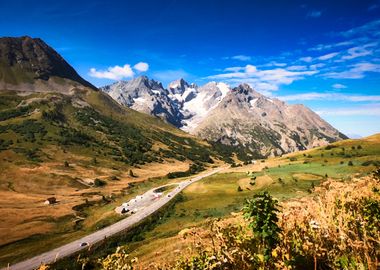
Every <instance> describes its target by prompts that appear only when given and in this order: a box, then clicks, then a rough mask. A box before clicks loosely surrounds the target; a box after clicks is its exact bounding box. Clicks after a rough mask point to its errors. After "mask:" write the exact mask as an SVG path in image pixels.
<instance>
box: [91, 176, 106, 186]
mask: <svg viewBox="0 0 380 270" xmlns="http://www.w3.org/2000/svg"><path fill="white" fill-rule="evenodd" d="M106 184H107V182H106V181H104V180H101V179H99V178H96V179H95V181H94V186H96V187H103V186H105V185H106Z"/></svg>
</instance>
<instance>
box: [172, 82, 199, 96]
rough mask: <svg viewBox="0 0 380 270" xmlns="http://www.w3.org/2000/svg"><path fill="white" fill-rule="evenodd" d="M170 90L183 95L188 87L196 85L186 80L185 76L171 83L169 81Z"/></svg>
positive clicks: (174, 93)
mask: <svg viewBox="0 0 380 270" xmlns="http://www.w3.org/2000/svg"><path fill="white" fill-rule="evenodd" d="M168 88H169V89H168V90H169V92H170V93H171V94H173V95H176V94H179V95H182V94H183V93H184V92H185V91H186V89H187V88H194V85H190V84H189V83H188V82H187V81H185V80H184V79H183V78H180V79H178V80H175V81H173V82H171V83H169V86H168Z"/></svg>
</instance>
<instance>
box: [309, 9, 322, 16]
mask: <svg viewBox="0 0 380 270" xmlns="http://www.w3.org/2000/svg"><path fill="white" fill-rule="evenodd" d="M321 15H322V11H319V10H312V11H310V12H309V13H307V15H306V17H307V18H319V17H321Z"/></svg>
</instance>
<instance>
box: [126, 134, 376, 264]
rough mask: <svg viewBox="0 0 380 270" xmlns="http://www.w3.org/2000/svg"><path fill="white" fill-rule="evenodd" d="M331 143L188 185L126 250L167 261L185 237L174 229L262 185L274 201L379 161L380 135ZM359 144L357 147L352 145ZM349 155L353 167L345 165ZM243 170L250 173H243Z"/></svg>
mask: <svg viewBox="0 0 380 270" xmlns="http://www.w3.org/2000/svg"><path fill="white" fill-rule="evenodd" d="M332 145H333V146H336V147H335V148H332V149H330V150H326V148H325V147H321V148H316V149H312V150H307V151H302V152H298V153H293V154H289V155H286V156H283V157H278V158H272V159H268V160H266V161H265V162H263V163H262V162H258V163H257V164H255V165H248V166H244V167H238V168H232V169H230V170H229V172H227V173H221V174H218V175H214V176H211V177H209V178H208V179H205V180H203V181H201V182H199V183H195V184H193V185H192V186H190V187H189V188H188V189H186V190H185V191H184V192H183V195H184V196H183V198H184V199H183V201H182V202H179V203H177V204H176V206H175V210H174V212H173V213H171V215H170V217H168V218H166V220H165V221H164V222H161V223H160V224H159V225H158V226H156V227H155V228H154V229H153V230H151V231H148V232H146V233H145V235H144V237H145V239H144V240H143V241H140V242H134V243H130V244H129V245H128V247H129V250H130V251H131V255H132V256H137V257H138V258H139V260H140V262H142V264H143V265H147V264H149V263H150V262H157V261H159V262H160V261H161V262H163V261H165V262H166V261H170V260H172V259H173V256H171V255H170V254H172V253H171V252H170V251H172V250H178V251H179V252H182V251H181V250H183V249H186V241H184V240H183V239H182V238H181V237H180V236H179V234H178V233H179V232H180V231H181V230H184V229H186V228H189V227H192V226H202V224H204V222H205V218H207V217H223V216H227V215H229V214H230V213H231V212H233V211H237V210H240V209H241V206H242V204H243V202H244V199H245V198H247V197H250V196H252V194H254V193H256V192H258V191H263V190H267V191H269V192H270V193H271V194H272V195H273V196H275V197H276V198H278V199H280V200H286V199H290V198H295V197H305V196H309V195H310V193H309V190H310V188H311V185H312V184H311V183H312V182H313V183H314V184H315V185H318V184H319V182H320V181H324V180H325V179H326V174H327V175H328V178H330V179H331V178H333V179H337V180H342V181H349V179H350V178H351V177H352V176H354V175H355V176H362V175H366V174H368V173H369V172H372V171H373V170H374V169H375V168H376V166H374V165H369V166H362V164H363V162H365V161H369V160H372V161H378V162H380V134H377V135H374V136H371V137H368V138H365V139H361V140H346V141H342V142H338V143H334V144H332ZM359 145H360V146H361V147H362V149H357V146H359ZM353 146H355V149H352V147H353ZM343 147H344V149H345V150H344V154H342V152H343V150H342V148H343ZM331 153H333V155H331ZM321 154H322V157H321ZM294 157H295V158H296V159H297V160H294ZM290 158H292V159H291V160H293V161H290ZM350 160H351V161H352V162H353V166H349V165H348V161H350ZM305 161H306V162H307V163H304V162H305ZM341 162H343V164H341ZM266 167H267V168H266ZM247 172H250V174H249V176H248V175H247ZM252 172H254V173H252ZM252 176H256V184H255V185H254V186H252V185H250V184H249V182H250V181H251V179H250V178H251V177H252ZM279 178H281V182H280V181H279ZM238 186H241V187H242V188H243V191H242V192H238V191H237V187H238ZM247 187H248V188H249V189H251V190H247V189H246V188H247Z"/></svg>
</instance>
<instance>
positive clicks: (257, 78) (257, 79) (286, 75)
mask: <svg viewBox="0 0 380 270" xmlns="http://www.w3.org/2000/svg"><path fill="white" fill-rule="evenodd" d="M226 71H230V72H225V73H221V74H216V75H211V76H208V77H207V79H212V80H225V81H227V82H229V83H242V82H247V83H251V84H252V85H253V86H254V87H256V88H258V89H259V90H260V88H259V87H261V90H269V91H275V90H278V87H279V85H282V84H285V85H287V84H291V83H292V82H294V81H295V80H301V79H303V78H304V77H305V76H310V75H313V74H316V73H317V72H318V71H310V70H307V71H292V70H288V69H284V68H275V69H263V70H261V69H258V68H257V67H256V66H254V65H246V66H245V67H240V68H238V67H232V68H227V69H226ZM264 88H265V89H264Z"/></svg>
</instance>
